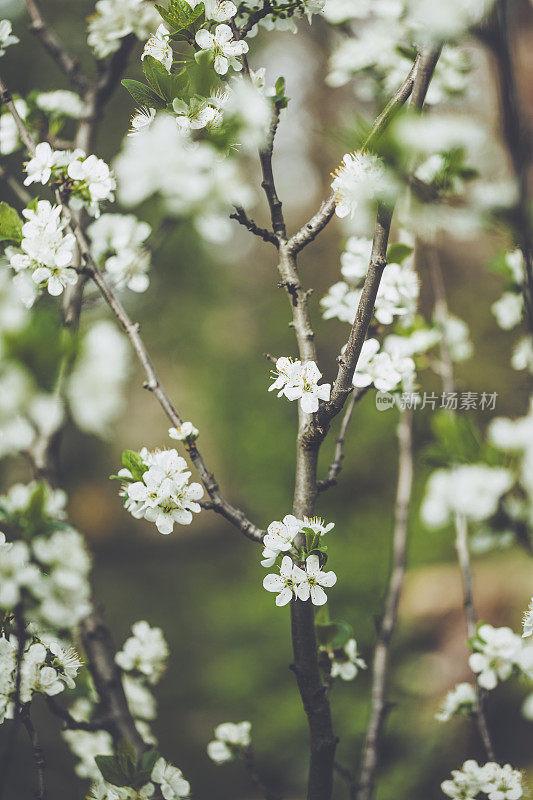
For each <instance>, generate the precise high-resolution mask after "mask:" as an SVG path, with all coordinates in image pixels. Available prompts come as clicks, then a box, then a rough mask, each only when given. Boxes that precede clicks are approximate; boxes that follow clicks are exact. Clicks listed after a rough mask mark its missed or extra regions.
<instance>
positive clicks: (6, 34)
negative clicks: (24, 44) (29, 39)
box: [0, 19, 20, 56]
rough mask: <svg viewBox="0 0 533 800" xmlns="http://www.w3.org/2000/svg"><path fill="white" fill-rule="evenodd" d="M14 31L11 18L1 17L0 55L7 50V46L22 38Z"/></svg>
mask: <svg viewBox="0 0 533 800" xmlns="http://www.w3.org/2000/svg"><path fill="white" fill-rule="evenodd" d="M11 31H12V25H11V20H9V19H0V56H3V55H4V54H5V52H6V47H9V46H10V45H12V44H18V42H19V41H20V39H19V38H18V37H17V36H14V35H13V33H12V32H11Z"/></svg>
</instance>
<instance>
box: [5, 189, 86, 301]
mask: <svg viewBox="0 0 533 800" xmlns="http://www.w3.org/2000/svg"><path fill="white" fill-rule="evenodd" d="M22 213H23V215H24V217H25V218H26V220H27V221H26V222H25V223H24V225H23V226H22V241H21V243H20V248H16V247H7V248H6V256H7V257H8V258H9V263H10V266H11V267H12V268H13V270H14V271H15V272H16V273H17V277H16V281H17V286H18V288H19V289H20V290H21V296H24V297H26V299H27V303H28V305H31V303H32V302H33V299H34V298H35V294H34V292H33V290H32V289H31V288H30V289H29V290H27V289H25V286H26V285H27V284H28V280H27V279H28V276H29V277H30V284H31V282H33V284H34V285H35V287H37V286H38V287H46V288H47V289H48V293H49V294H51V295H54V296H57V295H60V294H61V293H62V292H63V290H64V288H65V286H67V285H69V284H70V285H73V284H75V283H76V281H77V279H78V276H77V273H76V270H75V269H73V266H74V262H75V239H74V234H72V233H65V227H66V222H65V221H64V220H63V219H62V217H61V206H52V204H51V203H49V202H48V200H39V201H38V202H37V204H36V206H35V208H34V209H33V208H25V209H24V210H23V212H22ZM23 282H24V286H23V285H22V283H23ZM25 292H27V294H26V293H25Z"/></svg>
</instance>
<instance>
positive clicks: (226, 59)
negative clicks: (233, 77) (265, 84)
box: [195, 25, 248, 75]
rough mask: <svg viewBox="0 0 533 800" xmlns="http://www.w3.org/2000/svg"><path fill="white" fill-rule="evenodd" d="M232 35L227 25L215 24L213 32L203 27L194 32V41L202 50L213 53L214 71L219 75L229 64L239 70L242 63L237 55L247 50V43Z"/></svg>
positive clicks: (225, 70)
mask: <svg viewBox="0 0 533 800" xmlns="http://www.w3.org/2000/svg"><path fill="white" fill-rule="evenodd" d="M232 36H233V34H232V32H231V28H230V27H229V25H217V26H216V28H215V32H214V34H213V33H210V32H209V31H207V30H205V28H201V29H200V30H199V31H198V32H197V33H196V36H195V39H196V43H197V44H198V45H200V47H201V48H202V50H208V51H210V52H212V53H213V58H214V65H215V72H218V74H219V75H225V74H226V73H227V71H228V69H229V67H230V66H232V67H233V69H234V70H236V71H237V72H239V71H240V70H241V69H242V63H241V62H240V61H239V60H238V56H242V55H244V53H247V52H248V44H247V43H246V42H245V41H243V40H235V39H233V38H232Z"/></svg>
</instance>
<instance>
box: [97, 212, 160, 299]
mask: <svg viewBox="0 0 533 800" xmlns="http://www.w3.org/2000/svg"><path fill="white" fill-rule="evenodd" d="M151 232H152V229H151V227H150V225H148V223H147V222H142V221H141V220H138V219H137V217H135V216H134V215H133V214H102V216H101V217H99V219H97V220H96V221H95V222H93V223H91V225H89V227H88V228H87V235H88V236H89V239H90V240H91V252H92V255H93V258H94V259H95V260H96V261H97V262H98V264H99V266H101V267H102V268H103V269H105V271H106V272H107V274H108V276H109V278H110V279H111V281H112V282H113V283H114V285H115V286H116V287H117V289H123V288H125V287H127V288H128V289H131V290H132V291H133V292H145V291H146V290H147V289H148V286H149V285H150V279H149V278H148V274H147V273H148V270H149V268H150V253H149V252H148V251H147V250H146V248H145V246H144V245H145V242H146V240H147V239H148V237H149V236H150V234H151Z"/></svg>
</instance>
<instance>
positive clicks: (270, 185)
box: [259, 104, 287, 242]
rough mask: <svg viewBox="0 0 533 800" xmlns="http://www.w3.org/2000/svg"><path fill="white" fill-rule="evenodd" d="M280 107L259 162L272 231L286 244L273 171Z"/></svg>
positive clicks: (273, 119) (272, 122) (285, 231)
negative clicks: (273, 154)
mask: <svg viewBox="0 0 533 800" xmlns="http://www.w3.org/2000/svg"><path fill="white" fill-rule="evenodd" d="M279 115H280V107H279V106H278V105H277V104H276V105H275V106H274V110H273V113H272V119H271V122H270V127H269V129H268V135H267V140H266V143H265V146H264V147H263V148H262V149H261V150H260V151H259V160H260V162H261V170H262V173H263V181H262V183H261V186H262V187H263V191H264V192H265V195H266V198H267V201H268V207H269V209H270V218H271V220H272V229H273V231H274V234H275V236H276V238H277V239H278V241H279V242H284V241H286V239H287V229H286V226H285V219H284V217H283V211H282V208H281V200H280V199H279V197H278V193H277V191H276V184H275V182H274V172H273V170H272V153H273V150H274V139H275V137H276V131H277V129H278V125H279Z"/></svg>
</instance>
